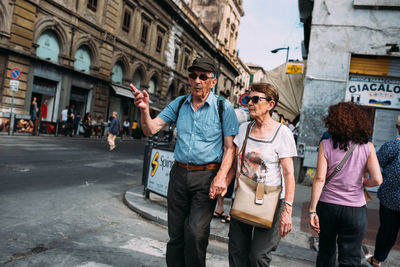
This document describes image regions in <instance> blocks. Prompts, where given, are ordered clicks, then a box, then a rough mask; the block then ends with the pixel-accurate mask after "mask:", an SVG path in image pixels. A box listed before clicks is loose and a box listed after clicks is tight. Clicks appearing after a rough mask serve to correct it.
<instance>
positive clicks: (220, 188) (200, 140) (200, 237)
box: [130, 58, 238, 267]
mask: <svg viewBox="0 0 400 267" xmlns="http://www.w3.org/2000/svg"><path fill="white" fill-rule="evenodd" d="M188 71H189V85H190V90H191V93H190V94H189V95H187V96H180V97H177V98H176V99H175V100H173V101H172V102H171V103H169V105H168V106H167V107H165V109H164V110H163V111H162V112H161V113H160V114H159V115H158V116H157V117H156V118H154V119H152V118H151V117H150V111H149V95H148V93H147V92H146V91H143V92H140V91H139V90H137V89H136V88H135V87H134V86H133V85H132V84H131V85H130V86H131V88H132V90H133V92H134V95H135V105H136V106H137V107H139V108H140V111H141V112H140V120H141V124H142V128H143V132H144V134H145V135H147V136H150V135H154V134H155V133H157V132H158V131H160V130H161V129H162V128H163V127H165V126H166V125H167V124H172V123H175V122H176V125H177V126H176V127H177V131H178V137H177V141H176V146H175V152H174V157H175V160H176V161H175V164H174V165H173V167H172V169H171V172H170V180H169V185H168V197H167V201H168V234H169V237H170V240H169V242H168V244H167V256H166V261H167V265H168V266H190V267H196V266H205V259H206V249H207V245H208V237H209V234H210V222H211V219H212V214H213V211H214V208H215V204H216V198H217V196H220V195H221V196H223V195H225V193H226V191H227V185H228V184H227V183H228V182H229V181H227V180H226V176H227V173H228V171H229V169H230V168H231V166H232V162H233V160H234V144H233V138H234V136H235V135H236V134H237V133H238V120H237V118H236V114H235V112H234V109H233V107H232V104H231V103H229V102H228V101H225V100H224V103H223V107H224V108H223V112H222V122H221V121H220V118H219V113H218V108H219V107H218V101H217V99H218V97H217V96H216V95H215V94H214V93H213V92H211V88H213V87H214V86H215V85H216V83H217V79H215V72H216V69H215V65H214V62H213V60H212V59H209V58H198V59H196V60H194V61H193V64H192V66H190V67H189V68H188ZM182 98H184V99H185V100H184V102H183V103H182V105H181V107H180V108H179V106H180V103H181V100H182ZM222 135H223V136H222Z"/></svg>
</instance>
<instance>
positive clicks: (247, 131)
mask: <svg viewBox="0 0 400 267" xmlns="http://www.w3.org/2000/svg"><path fill="white" fill-rule="evenodd" d="M253 124H254V123H253V122H250V123H249V125H247V130H246V135H245V137H244V140H243V144H242V149H240V152H239V155H240V154H242V158H241V161H240V172H242V166H243V158H244V152H245V150H246V145H247V137H249V133H250V128H251V126H252V125H253Z"/></svg>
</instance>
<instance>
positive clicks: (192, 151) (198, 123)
mask: <svg viewBox="0 0 400 267" xmlns="http://www.w3.org/2000/svg"><path fill="white" fill-rule="evenodd" d="M182 97H186V100H185V101H184V102H183V104H182V107H181V109H180V111H179V116H178V113H177V112H178V106H179V102H180V100H181V99H182ZM217 99H218V97H217V96H216V95H215V94H213V93H212V92H210V94H209V95H208V97H207V99H206V101H205V103H204V104H203V106H201V107H200V108H199V109H198V110H197V112H196V111H194V109H193V106H192V95H191V94H190V95H188V96H180V97H177V98H176V99H175V100H173V101H172V102H171V103H169V105H168V106H166V107H165V108H164V110H163V111H162V112H161V113H160V114H159V115H158V117H160V118H161V119H162V120H163V121H164V122H166V123H168V124H172V123H175V122H176V127H177V130H178V136H177V141H176V146H175V152H174V157H175V160H176V161H178V162H181V163H191V164H196V165H203V164H207V163H210V162H221V161H222V156H223V149H222V132H221V122H220V120H219V115H218V101H217ZM177 117H178V120H176V118H177ZM222 118H223V125H222V128H223V130H224V136H230V135H236V134H237V133H238V127H239V126H238V120H237V117H236V113H235V111H234V109H233V106H232V104H231V103H230V102H229V101H225V100H224V111H223V113H222Z"/></svg>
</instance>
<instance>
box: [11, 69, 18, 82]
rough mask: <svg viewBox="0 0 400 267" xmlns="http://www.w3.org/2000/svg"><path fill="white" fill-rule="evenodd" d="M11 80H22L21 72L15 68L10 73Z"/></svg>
mask: <svg viewBox="0 0 400 267" xmlns="http://www.w3.org/2000/svg"><path fill="white" fill-rule="evenodd" d="M10 76H11V79H13V80H19V78H21V71H20V70H19V69H18V68H13V69H12V70H11V72H10Z"/></svg>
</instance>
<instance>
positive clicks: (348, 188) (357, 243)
mask: <svg viewBox="0 0 400 267" xmlns="http://www.w3.org/2000/svg"><path fill="white" fill-rule="evenodd" d="M324 122H325V127H326V128H328V132H329V134H330V136H331V137H330V138H328V139H324V140H322V142H321V143H320V145H319V149H318V160H317V173H316V175H315V177H314V181H313V186H312V192H311V201H310V207H309V214H310V221H309V222H310V225H311V228H312V229H313V230H314V231H316V232H317V233H318V234H319V250H318V256H317V263H316V266H317V267H335V263H336V242H337V246H338V252H339V253H338V261H339V266H361V242H362V240H363V238H364V235H365V232H366V227H367V207H366V201H365V197H364V192H363V188H364V187H373V186H377V185H380V184H381V183H382V174H381V171H380V167H379V163H378V159H377V157H376V152H375V148H374V146H373V144H372V143H370V142H369V141H368V140H369V139H370V138H371V134H372V125H371V124H370V120H369V118H368V115H367V114H366V112H365V111H364V110H363V109H361V107H360V106H358V105H356V104H354V103H352V102H341V103H338V104H336V105H332V106H330V107H329V109H328V116H327V117H326V118H325V119H324ZM351 149H354V150H353V151H352V152H351ZM348 150H350V152H349V154H348V156H349V157H348V158H347V160H346V161H345V163H344V165H343V166H342V168H341V170H340V171H336V172H335V173H336V174H334V175H333V176H331V177H330V178H331V179H330V180H329V179H328V182H327V183H326V182H325V181H326V180H327V178H326V177H329V176H330V175H331V174H332V173H333V172H334V170H335V169H336V167H337V166H338V165H339V164H340V162H341V161H342V160H343V158H344V157H345V155H346V154H347V151H348ZM350 153H351V154H350ZM343 162H344V161H343ZM365 171H367V172H368V173H369V175H370V178H369V179H363V178H364V173H365Z"/></svg>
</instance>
